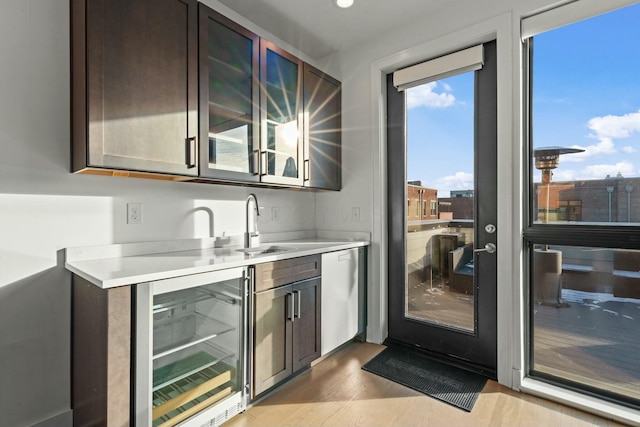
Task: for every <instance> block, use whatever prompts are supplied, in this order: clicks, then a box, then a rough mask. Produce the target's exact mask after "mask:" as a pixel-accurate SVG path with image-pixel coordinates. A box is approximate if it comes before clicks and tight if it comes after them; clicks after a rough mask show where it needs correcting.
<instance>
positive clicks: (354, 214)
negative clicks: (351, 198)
mask: <svg viewBox="0 0 640 427" xmlns="http://www.w3.org/2000/svg"><path fill="white" fill-rule="evenodd" d="M351 221H355V222H358V221H360V208H357V207H353V208H351Z"/></svg>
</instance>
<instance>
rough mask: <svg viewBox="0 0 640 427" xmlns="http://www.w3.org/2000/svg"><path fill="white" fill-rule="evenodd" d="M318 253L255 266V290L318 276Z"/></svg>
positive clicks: (319, 258)
mask: <svg viewBox="0 0 640 427" xmlns="http://www.w3.org/2000/svg"><path fill="white" fill-rule="evenodd" d="M320 260H321V256H320V255H309V256H305V257H299V258H291V259H285V260H282V261H275V262H267V263H264V264H257V265H256V266H255V272H256V275H255V284H256V285H255V286H256V289H255V290H256V292H260V291H266V290H267V289H271V288H276V287H278V286H282V285H286V284H288V283H293V282H298V281H300V280H305V279H310V278H312V277H318V276H320V263H321V262H320Z"/></svg>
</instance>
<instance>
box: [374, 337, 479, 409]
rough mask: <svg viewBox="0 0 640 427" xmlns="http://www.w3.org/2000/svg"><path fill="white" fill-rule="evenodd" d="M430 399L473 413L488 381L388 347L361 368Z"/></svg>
mask: <svg viewBox="0 0 640 427" xmlns="http://www.w3.org/2000/svg"><path fill="white" fill-rule="evenodd" d="M362 369H364V370H365V371H369V372H372V373H374V374H377V375H380V376H381V377H384V378H387V379H389V380H391V381H394V382H397V383H399V384H402V385H404V386H407V387H409V388H412V389H414V390H417V391H419V392H421V393H424V394H426V395H427V396H431V397H434V398H436V399H438V400H441V401H443V402H445V403H448V404H450V405H453V406H456V407H458V408H460V409H463V410H465V411H467V412H471V409H473V405H474V404H475V403H476V399H477V398H478V395H479V394H480V392H481V391H482V388H483V387H484V385H485V383H486V382H487V379H486V378H485V377H483V376H482V375H478V374H476V373H473V372H469V371H465V370H464V369H460V368H456V367H454V366H450V365H447V364H445V363H440V362H437V361H435V360H432V359H429V358H428V357H426V356H424V355H422V354H419V353H417V352H416V351H413V350H410V349H406V348H396V347H387V348H386V349H384V350H383V351H382V352H381V353H379V354H378V355H377V356H376V357H374V358H373V359H371V360H370V361H368V362H367V363H365V364H364V365H363V366H362Z"/></svg>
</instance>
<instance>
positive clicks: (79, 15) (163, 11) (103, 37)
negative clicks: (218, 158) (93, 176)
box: [71, 0, 198, 177]
mask: <svg viewBox="0 0 640 427" xmlns="http://www.w3.org/2000/svg"><path fill="white" fill-rule="evenodd" d="M197 19H198V10H197V2H196V0H155V1H148V0H71V44H72V76H71V77H72V140H73V149H72V151H73V155H72V162H73V165H72V169H73V171H74V172H89V173H91V172H93V173H105V174H108V173H110V172H113V173H114V174H119V172H118V171H131V172H143V173H163V174H172V175H177V176H178V177H179V176H180V175H197V174H198V165H197V160H198V155H197V141H196V139H197V134H198V55H197V45H198V20H197Z"/></svg>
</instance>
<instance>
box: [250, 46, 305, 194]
mask: <svg viewBox="0 0 640 427" xmlns="http://www.w3.org/2000/svg"><path fill="white" fill-rule="evenodd" d="M260 83H261V90H262V93H261V97H260V114H261V118H260V129H261V138H260V175H261V180H262V182H267V183H273V184H283V185H290V186H297V187H302V185H303V171H302V164H303V160H304V153H303V144H302V132H301V131H302V61H301V60H300V59H298V58H296V57H295V56H293V55H291V54H290V53H288V52H286V51H285V50H283V49H281V48H279V47H278V46H276V45H274V44H273V43H271V42H268V41H266V40H260Z"/></svg>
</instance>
